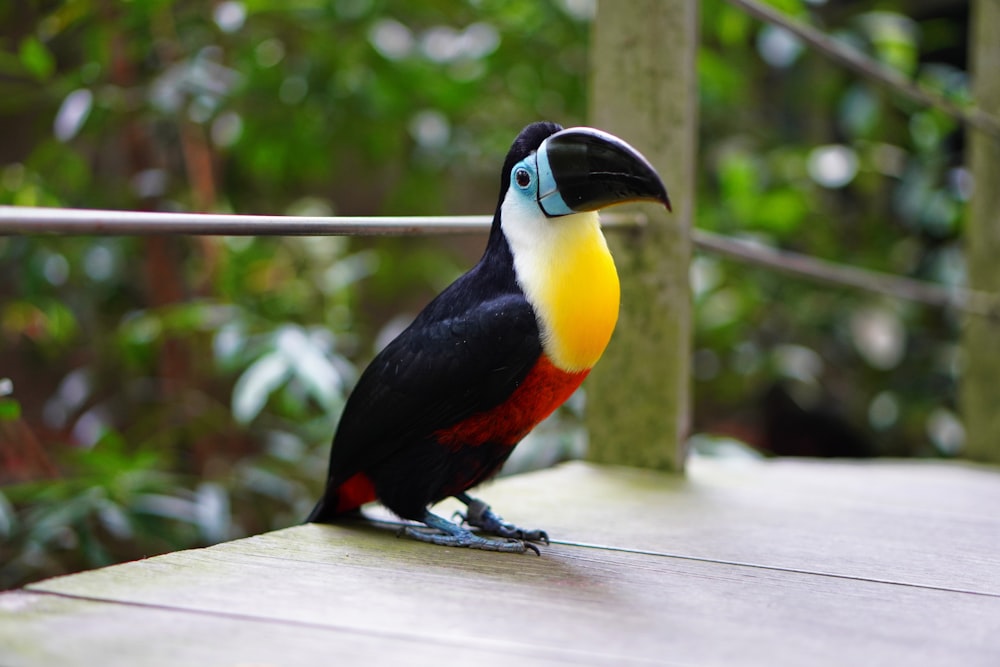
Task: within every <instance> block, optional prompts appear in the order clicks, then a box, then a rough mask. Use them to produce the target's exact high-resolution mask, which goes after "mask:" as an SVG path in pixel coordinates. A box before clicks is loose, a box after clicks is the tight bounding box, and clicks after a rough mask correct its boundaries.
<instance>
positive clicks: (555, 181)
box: [536, 127, 671, 217]
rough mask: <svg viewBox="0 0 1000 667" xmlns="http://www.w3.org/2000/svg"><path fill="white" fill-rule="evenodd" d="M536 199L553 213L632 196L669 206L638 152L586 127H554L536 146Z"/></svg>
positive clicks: (600, 205)
mask: <svg viewBox="0 0 1000 667" xmlns="http://www.w3.org/2000/svg"><path fill="white" fill-rule="evenodd" d="M536 160H537V167H538V178H539V183H538V204H539V206H541V208H542V210H543V211H544V212H545V215H547V216H549V217H556V216H560V215H569V214H571V213H581V212H583V211H596V210H598V209H602V208H605V207H607V206H612V205H614V204H621V203H624V202H631V201H655V202H660V203H661V204H663V205H664V206H666V207H667V210H671V208H670V198H669V197H668V196H667V189H666V187H665V186H664V185H663V181H661V180H660V176H659V175H658V174H657V173H656V170H655V169H653V166H652V165H651V164H649V161H648V160H646V158H644V157H643V156H642V154H641V153H639V151H637V150H636V149H634V148H632V147H631V146H629V145H628V144H627V143H625V142H624V141H622V140H621V139H619V138H618V137H616V136H614V135H612V134H608V133H607V132H602V131H600V130H595V129H593V128H590V127H572V128H569V129H567V130H562V131H560V132H556V133H555V134H553V135H552V136H550V137H549V138H547V139H546V140H545V141H543V142H542V145H541V146H539V148H538V152H537V154H536Z"/></svg>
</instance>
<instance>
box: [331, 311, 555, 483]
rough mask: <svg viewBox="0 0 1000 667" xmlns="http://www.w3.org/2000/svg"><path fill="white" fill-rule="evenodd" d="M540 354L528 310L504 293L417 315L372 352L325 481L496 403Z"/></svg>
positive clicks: (343, 421)
mask: <svg viewBox="0 0 1000 667" xmlns="http://www.w3.org/2000/svg"><path fill="white" fill-rule="evenodd" d="M540 354H541V345H540V342H539V335H538V325H537V322H536V320H535V314H534V311H533V310H532V309H531V306H530V305H529V304H528V302H527V301H526V300H525V299H524V297H523V296H522V295H519V294H518V295H511V294H508V295H504V296H502V297H498V298H495V299H493V300H490V301H487V302H485V303H481V304H479V305H477V306H475V307H473V308H470V309H468V310H465V311H464V312H461V313H459V314H454V315H451V316H447V317H438V318H418V319H417V320H416V321H415V322H414V323H413V325H411V326H410V327H409V328H408V329H406V330H405V331H404V332H403V333H401V334H400V335H399V337H397V338H396V339H395V340H393V341H392V342H391V343H390V344H389V345H388V346H387V347H386V348H385V349H384V350H382V352H380V353H379V354H378V355H377V356H376V357H375V359H374V360H373V361H372V362H371V364H370V365H369V366H368V368H367V369H365V372H364V373H363V374H362V376H361V378H360V380H359V381H358V384H357V386H356V387H355V389H354V391H353V392H352V394H351V396H350V398H349V399H348V401H347V404H346V406H345V407H344V413H343V416H342V417H341V420H340V424H339V426H338V428H337V434H336V436H335V437H334V441H333V448H332V450H331V454H330V471H329V479H328V484H329V485H330V486H331V487H334V488H335V487H336V486H337V485H339V484H340V483H343V482H344V481H345V480H347V479H348V478H350V477H351V476H352V475H354V474H355V473H357V472H359V471H361V470H364V469H365V468H367V467H368V466H370V465H374V464H377V463H378V462H379V461H383V460H385V459H386V458H387V457H388V456H390V455H391V454H392V453H393V452H394V451H396V450H397V449H398V448H399V447H402V446H405V445H406V443H407V442H412V441H414V440H415V439H419V438H422V437H426V436H427V435H429V434H431V433H433V432H434V431H436V430H438V429H442V428H446V427H448V426H451V425H453V424H455V423H458V422H459V421H461V420H463V419H465V418H466V417H469V416H471V415H473V414H475V413H477V412H481V411H483V410H486V409H489V408H491V407H494V406H496V405H499V404H500V403H502V402H503V401H504V399H506V398H507V397H508V396H509V395H510V394H511V392H513V391H514V389H515V388H516V387H517V386H518V384H519V383H520V382H521V380H523V379H524V377H525V376H526V375H527V374H528V372H529V371H530V370H531V367H532V366H533V365H534V364H535V362H536V361H537V360H538V357H539V355H540Z"/></svg>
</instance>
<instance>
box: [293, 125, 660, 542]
mask: <svg viewBox="0 0 1000 667" xmlns="http://www.w3.org/2000/svg"><path fill="white" fill-rule="evenodd" d="M637 200H647V201H655V202H660V203H661V204H663V205H664V206H666V207H667V208H668V209H669V208H670V200H669V198H668V196H667V190H666V188H665V187H664V185H663V182H662V181H661V180H660V177H659V176H658V175H657V173H656V170H655V169H654V168H653V167H652V166H651V165H650V163H649V162H648V161H647V160H646V159H645V158H644V157H643V156H642V155H641V154H640V153H639V152H638V151H637V150H636V149H634V148H632V147H631V146H630V145H628V144H627V143H626V142H624V141H623V140H621V139H619V138H618V137H615V136H613V135H611V134H608V133H606V132H602V131H600V130H597V129H593V128H589V127H573V128H569V129H563V128H562V127H561V126H559V125H557V124H555V123H548V122H538V123H533V124H531V125H528V126H527V127H526V128H524V130H522V131H521V133H520V134H518V136H517V138H516V139H515V140H514V143H513V145H512V146H511V148H510V152H509V153H508V154H507V158H506V160H505V161H504V165H503V170H502V172H501V178H500V198H499V202H498V203H497V207H496V212H495V214H494V216H493V223H492V226H491V229H490V235H489V239H488V240H487V243H486V250H485V251H484V253H483V256H482V258H481V259H480V260H479V262H478V263H477V264H475V265H474V266H473V267H472V268H471V269H470V270H469V271H468V272H467V273H465V274H464V275H462V276H461V277H459V278H458V279H457V280H455V282H453V283H452V284H451V285H450V286H448V287H447V288H445V290H444V291H443V292H441V293H440V294H439V295H438V296H437V297H435V298H434V299H433V300H432V301H431V302H430V303H428V305H427V306H426V307H425V308H424V309H423V310H422V311H421V312H420V313H419V314H418V315H417V317H416V318H415V319H414V321H413V323H412V324H410V326H409V327H408V328H406V329H405V330H404V331H403V332H402V333H400V334H399V336H398V337H396V338H395V339H394V340H392V342H390V343H389V344H388V345H387V346H386V347H385V348H384V349H383V350H382V351H381V352H379V353H378V354H377V355H376V356H375V358H374V359H373V360H372V362H371V363H370V364H369V365H368V367H367V368H366V369H365V371H364V372H363V373H362V374H361V377H360V378H359V380H358V383H357V385H356V386H355V388H354V390H353V391H352V392H351V395H350V396H349V397H348V400H347V402H346V404H345V406H344V411H343V414H342V416H341V418H340V422H339V424H338V426H337V430H336V434H335V435H334V438H333V445H332V448H331V450H330V465H329V471H328V476H327V483H326V490H325V492H324V494H323V497H322V498H321V499H320V501H319V502H318V504H317V505H316V507H315V509H314V510H313V511H312V514H310V516H309V518H308V521H311V522H320V523H329V522H332V521H334V520H336V519H337V518H338V517H343V516H345V515H350V514H357V513H358V511H359V508H360V507H361V506H362V505H364V504H365V503H368V502H371V501H374V500H379V501H380V502H381V503H382V504H383V505H385V506H386V507H387V508H388V509H390V510H391V511H392V512H394V513H395V514H396V515H398V516H400V517H402V518H404V519H408V520H411V521H413V522H418V523H419V524H424V525H423V526H420V525H418V524H408V525H407V526H406V527H404V528H403V529H402V531H401V534H404V535H407V536H409V537H412V538H415V539H418V540H422V541H424V542H430V543H433V544H439V545H444V546H453V547H469V548H473V549H483V550H487V551H503V552H517V553H524V552H525V551H527V550H531V551H533V552H534V553H536V554H537V553H538V548H537V547H536V546H535V545H534V543H535V542H542V543H548V535H547V534H546V533H545V531H542V530H525V529H522V528H518V527H517V526H515V525H513V524H511V523H508V522H506V521H504V520H503V519H502V518H500V516H498V515H497V514H496V513H494V512H493V510H492V509H491V508H490V507H489V505H487V504H486V503H484V502H483V501H481V500H478V499H476V498H473V497H472V496H470V495H468V493H467V491H468V490H469V489H470V488H472V487H474V486H476V485H477V484H479V483H481V482H483V481H484V480H487V479H489V478H491V477H492V476H493V475H495V474H496V473H497V472H498V471H499V469H500V467H501V466H502V464H503V463H504V461H506V460H507V457H508V456H510V454H511V452H512V451H513V449H514V446H515V445H517V443H518V442H519V441H520V440H521V439H522V438H524V436H525V435H527V434H528V432H529V431H531V429H532V428H534V427H535V426H536V425H537V424H538V423H539V422H540V421H542V420H543V419H544V418H545V417H547V416H548V415H549V414H551V413H552V412H553V411H554V410H555V409H556V408H557V407H559V406H560V405H561V404H562V403H563V402H564V401H565V400H566V399H567V398H569V396H570V395H571V394H572V393H573V392H574V391H575V390H576V389H577V387H579V386H580V383H581V382H583V380H584V378H586V377H587V373H588V372H589V371H590V369H591V368H592V367H593V366H594V364H595V363H596V362H597V360H598V358H599V357H600V356H601V354H602V353H603V352H604V349H605V346H606V345H607V344H608V341H609V339H610V338H611V333H612V331H613V329H614V327H615V322H616V321H617V319H618V309H619V281H618V274H617V272H616V270H615V265H614V262H613V260H612V258H611V253H610V252H609V251H608V246H607V243H606V242H605V239H604V235H603V234H602V232H601V228H600V221H599V219H598V214H597V211H598V210H599V209H602V208H605V207H607V206H610V205H612V204H618V203H621V202H629V201H637ZM451 496H454V497H455V498H457V499H458V500H459V501H460V502H462V503H463V504H465V506H466V508H467V512H466V513H465V514H464V515H461V518H462V521H461V522H460V523H456V522H454V521H450V520H448V519H445V518H443V517H441V516H439V515H436V514H433V513H432V512H431V511H430V509H429V508H430V506H432V505H433V504H434V503H436V502H438V501H440V500H443V499H444V498H447V497H451ZM453 518H454V517H453ZM470 528H477V529H479V530H478V531H475V532H473V530H470Z"/></svg>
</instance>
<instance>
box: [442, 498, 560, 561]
mask: <svg viewBox="0 0 1000 667" xmlns="http://www.w3.org/2000/svg"><path fill="white" fill-rule="evenodd" d="M456 514H458V515H459V516H461V517H462V521H463V522H464V523H467V524H468V525H470V526H473V527H475V528H481V529H482V530H485V531H486V532H489V533H493V534H494V535H496V536H498V537H506V538H508V539H513V540H522V541H524V542H526V543H528V544H530V543H531V542H541V543H542V544H545V545H546V546H547V545H548V544H549V534H548V533H546V532H545V531H544V530H525V529H524V528H518V527H517V526H515V525H514V524H512V523H507V522H506V521H504V520H503V519H501V518H500V517H499V516H497V514H496V513H495V512H494V511H493V510H492V509H491V508H490V506H489V505H487V504H486V503H484V502H483V501H482V500H478V499H476V498H472V499H470V500H469V503H468V512H467V513H466V514H465V515H462V514H461V513H460V512H456ZM532 548H534V547H532ZM535 551H537V549H535Z"/></svg>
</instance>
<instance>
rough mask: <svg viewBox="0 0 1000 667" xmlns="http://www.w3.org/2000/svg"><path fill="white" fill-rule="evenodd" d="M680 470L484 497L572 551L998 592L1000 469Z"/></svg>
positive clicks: (567, 481)
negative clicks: (601, 547) (611, 551)
mask: <svg viewBox="0 0 1000 667" xmlns="http://www.w3.org/2000/svg"><path fill="white" fill-rule="evenodd" d="M689 468H690V470H689V477H690V479H687V480H685V479H680V478H671V477H669V476H664V475H661V474H657V473H655V472H652V471H640V470H633V469H628V468H617V469H616V468H610V467H598V466H590V465H587V464H582V463H573V464H568V465H564V466H561V467H559V468H556V469H553V470H548V471H542V472H539V473H533V474H531V475H521V476H517V477H513V478H510V479H509V480H503V482H502V483H497V484H495V485H494V486H492V487H487V489H486V490H485V491H484V492H483V493H482V494H481V495H482V496H483V497H484V498H485V499H486V500H487V501H489V502H491V503H492V504H493V505H494V507H495V508H496V509H497V511H498V512H500V513H501V514H503V515H504V516H506V517H507V518H508V519H510V520H511V521H514V522H515V523H539V524H541V527H542V528H545V529H546V530H548V531H549V533H550V535H552V536H553V537H554V538H556V539H560V540H565V541H568V542H586V543H598V544H608V545H614V546H628V547H630V548H635V549H641V550H649V551H653V552H661V553H670V554H677V555H683V556H690V557H697V558H706V559H711V560H719V561H734V562H743V563H753V564H758V565H761V566H765V567H776V568H788V569H797V570H804V571H810V572H816V573H830V574H838V575H841V576H845V577H861V578H870V579H875V580H886V581H896V582H900V583H914V584H918V585H922V586H938V587H943V588H954V589H959V590H977V591H982V592H989V593H993V594H1000V514H998V513H997V512H996V508H997V507H1000V471H998V470H997V469H996V468H989V467H976V466H973V465H966V464H947V463H929V462H918V461H909V462H882V463H880V462H870V463H855V462H851V463H830V462H817V461H804V460H803V461H796V460H781V461H767V462H744V463H742V464H739V465H735V464H734V465H726V464H721V463H719V462H717V461H713V460H708V459H699V458H695V459H692V461H691V463H690V466H689ZM449 507H450V506H449ZM524 517H528V518H527V519H525V518H524Z"/></svg>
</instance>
